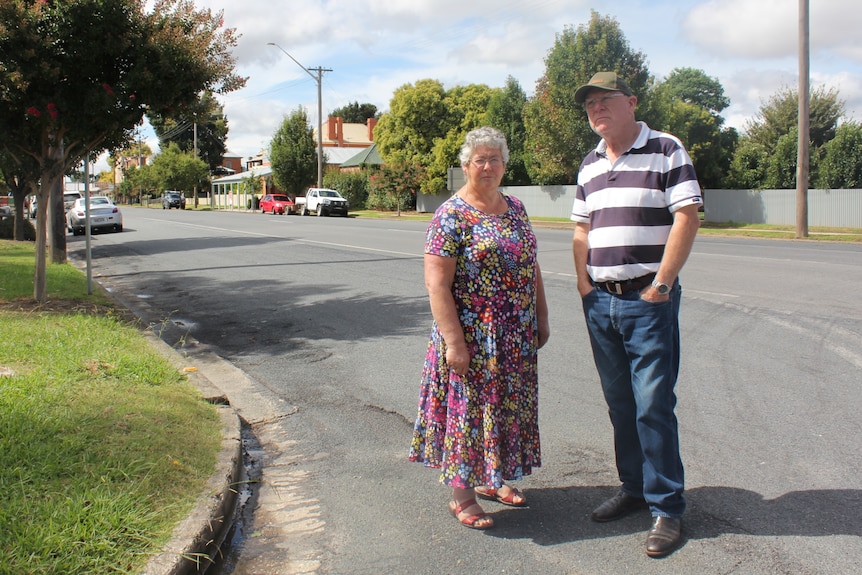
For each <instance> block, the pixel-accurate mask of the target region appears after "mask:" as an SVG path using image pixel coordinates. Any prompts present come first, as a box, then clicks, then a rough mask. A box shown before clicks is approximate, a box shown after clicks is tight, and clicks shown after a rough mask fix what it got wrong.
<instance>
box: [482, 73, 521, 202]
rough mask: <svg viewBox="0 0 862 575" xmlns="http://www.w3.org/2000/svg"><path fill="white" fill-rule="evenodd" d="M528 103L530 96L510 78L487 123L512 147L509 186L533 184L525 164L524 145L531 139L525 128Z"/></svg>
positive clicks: (491, 107)
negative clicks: (498, 131) (528, 137)
mask: <svg viewBox="0 0 862 575" xmlns="http://www.w3.org/2000/svg"><path fill="white" fill-rule="evenodd" d="M526 103H527V95H526V94H525V93H524V90H522V89H521V85H520V84H519V83H518V81H517V80H516V79H515V78H513V77H512V76H509V77H508V78H506V86H505V87H504V88H503V89H502V90H494V92H493V93H492V94H491V101H490V102H488V113H487V114H486V116H485V122H487V124H488V125H489V126H492V127H494V128H497V129H498V130H500V131H501V132H503V134H504V135H505V136H506V143H507V144H508V145H509V163H508V164H507V165H506V173H505V174H504V175H503V185H505V186H523V185H528V184H529V183H530V176H529V174H528V173H527V166H526V164H525V162H524V142H525V141H526V138H527V130H526V128H525V126H524V106H525V105H526Z"/></svg>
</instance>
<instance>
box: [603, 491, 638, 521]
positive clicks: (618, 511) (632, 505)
mask: <svg viewBox="0 0 862 575" xmlns="http://www.w3.org/2000/svg"><path fill="white" fill-rule="evenodd" d="M647 507H648V505H647V502H646V501H645V500H644V498H643V497H634V496H632V495H629V494H628V493H625V492H624V491H620V492H619V493H617V494H616V495H614V496H613V497H611V498H610V499H608V500H607V501H605V502H604V503H602V504H601V505H599V506H598V507H596V509H595V511H593V514H592V515H590V518H591V519H592V520H593V521H598V522H599V523H604V522H605V521H613V520H614V519H619V518H620V517H625V516H626V515H628V514H629V513H631V512H632V511H637V510H638V509H646V508H647Z"/></svg>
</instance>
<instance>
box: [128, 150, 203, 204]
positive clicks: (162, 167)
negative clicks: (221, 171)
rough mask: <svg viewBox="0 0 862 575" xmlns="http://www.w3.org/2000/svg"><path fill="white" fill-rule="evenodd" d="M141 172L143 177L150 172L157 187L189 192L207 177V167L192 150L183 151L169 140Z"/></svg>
mask: <svg viewBox="0 0 862 575" xmlns="http://www.w3.org/2000/svg"><path fill="white" fill-rule="evenodd" d="M148 168H149V169H148ZM141 172H143V173H144V174H145V177H146V176H148V175H149V174H150V173H152V176H151V177H152V180H153V181H155V182H157V185H158V189H161V190H178V191H184V192H189V191H191V190H193V189H194V187H195V186H197V185H198V184H200V182H201V180H205V179H206V178H207V175H208V174H209V169H208V168H207V165H206V162H204V161H203V160H201V159H200V158H195V156H194V153H193V152H184V151H182V150H181V149H180V147H179V146H178V145H176V144H174V143H173V142H171V143H170V144H168V147H167V148H165V149H163V150H162V151H161V153H159V155H158V156H156V157H155V158H153V163H152V165H151V166H145V167H144V169H143V170H141Z"/></svg>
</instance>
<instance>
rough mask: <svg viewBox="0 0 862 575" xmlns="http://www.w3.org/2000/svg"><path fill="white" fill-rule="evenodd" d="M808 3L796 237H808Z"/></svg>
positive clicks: (802, 17) (803, 19) (802, 10)
mask: <svg viewBox="0 0 862 575" xmlns="http://www.w3.org/2000/svg"><path fill="white" fill-rule="evenodd" d="M808 29H809V26H808V0H799V124H798V131H799V140H798V144H797V146H796V150H797V155H796V237H797V238H807V237H808V172H809V165H808V164H809V157H808V154H809V152H808V149H809V145H810V144H809V140H810V138H811V136H810V131H811V125H810V123H811V120H810V117H809V114H810V108H811V102H810V97H811V96H810V94H809V86H808V83H809V54H808V43H809V34H808Z"/></svg>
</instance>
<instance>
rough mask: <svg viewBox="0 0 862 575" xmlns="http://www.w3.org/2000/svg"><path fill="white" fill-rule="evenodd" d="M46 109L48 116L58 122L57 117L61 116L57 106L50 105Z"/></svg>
mask: <svg viewBox="0 0 862 575" xmlns="http://www.w3.org/2000/svg"><path fill="white" fill-rule="evenodd" d="M46 108H48V115H49V116H51V119H52V120H56V119H57V116H59V115H60V114H59V113H58V112H57V106H55V105H54V103H53V102H51V103H49V104H48V105H47V106H46Z"/></svg>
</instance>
